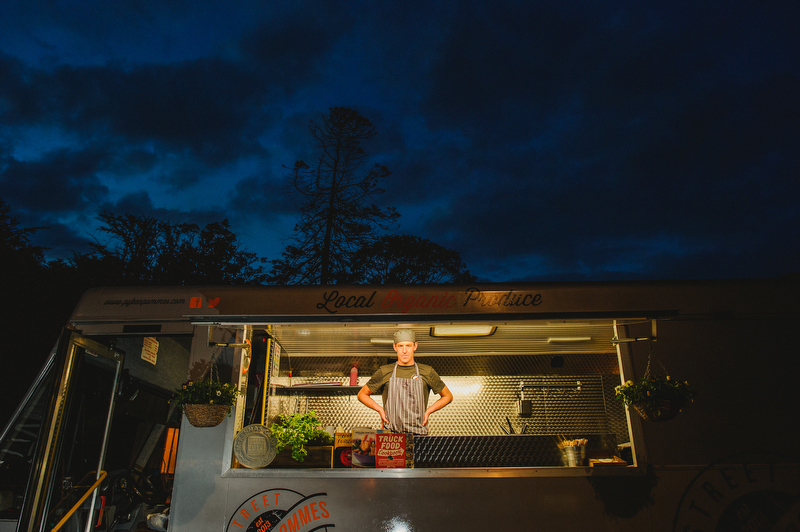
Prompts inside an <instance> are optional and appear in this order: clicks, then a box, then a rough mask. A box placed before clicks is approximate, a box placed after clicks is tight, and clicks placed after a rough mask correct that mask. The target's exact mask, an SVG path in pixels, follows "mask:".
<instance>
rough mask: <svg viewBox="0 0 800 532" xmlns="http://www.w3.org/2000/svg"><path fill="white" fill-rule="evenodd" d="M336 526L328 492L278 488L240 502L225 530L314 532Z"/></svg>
mask: <svg viewBox="0 0 800 532" xmlns="http://www.w3.org/2000/svg"><path fill="white" fill-rule="evenodd" d="M335 526H336V525H335V524H334V523H333V521H332V519H331V514H330V512H329V511H328V501H327V493H314V494H313V495H303V494H302V493H298V492H296V491H294V490H289V489H281V488H278V489H271V490H265V491H261V492H259V493H256V494H255V495H252V496H251V497H249V498H248V499H247V500H246V501H244V502H243V503H242V504H240V505H239V507H238V508H237V509H236V511H235V512H233V515H231V518H230V520H229V521H228V526H227V528H226V532H233V531H236V532H245V531H246V532H273V531H277V532H289V531H292V532H311V531H312V530H324V529H326V527H331V528H334V527H335Z"/></svg>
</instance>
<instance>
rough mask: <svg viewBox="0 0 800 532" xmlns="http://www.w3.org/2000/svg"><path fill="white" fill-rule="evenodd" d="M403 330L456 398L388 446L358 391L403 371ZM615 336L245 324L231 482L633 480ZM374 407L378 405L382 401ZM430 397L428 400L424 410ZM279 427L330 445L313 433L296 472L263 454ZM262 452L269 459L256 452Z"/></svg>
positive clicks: (484, 326)
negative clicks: (602, 474)
mask: <svg viewBox="0 0 800 532" xmlns="http://www.w3.org/2000/svg"><path fill="white" fill-rule="evenodd" d="M399 329H404V330H409V331H412V332H413V334H414V338H415V340H416V343H417V349H416V352H415V353H414V362H416V364H417V365H420V364H421V365H423V366H430V367H431V368H433V369H434V370H435V372H436V373H438V375H439V376H440V378H441V380H442V381H443V382H444V384H445V385H446V387H447V389H448V390H449V392H450V393H451V394H452V396H453V401H452V403H450V404H448V405H447V406H445V407H444V408H442V409H441V410H438V411H436V412H434V413H432V414H431V415H430V417H429V421H428V423H427V425H426V428H427V434H422V435H421V434H416V435H413V436H412V435H409V434H405V435H403V437H402V438H394V439H392V438H390V437H388V436H387V435H385V434H388V433H391V431H390V430H388V429H384V427H383V424H382V421H381V418H380V416H379V415H378V413H377V412H376V411H375V410H373V409H371V408H368V407H367V406H365V405H364V404H362V402H360V401H359V400H358V399H357V394H358V392H359V391H360V390H361V389H362V387H363V386H364V385H365V384H366V383H367V382H368V381H369V380H370V378H371V377H372V376H373V374H375V373H376V372H377V371H379V370H380V368H381V367H383V366H387V365H394V364H395V362H397V361H398V356H397V354H396V353H395V350H394V349H393V335H394V333H395V332H396V331H397V330H399ZM617 334H618V322H616V321H615V320H612V319H587V320H558V321H544V320H518V321H508V322H495V321H480V322H476V321H469V322H468V321H464V322H459V323H454V322H433V321H431V322H427V321H417V322H415V323H404V324H398V323H268V324H248V325H247V326H245V327H244V328H243V330H242V331H241V338H242V339H243V344H245V345H246V346H247V347H245V348H243V349H241V354H240V357H239V360H238V362H237V363H238V365H239V368H238V371H237V372H236V374H238V375H239V379H240V383H239V384H240V386H241V387H242V389H243V390H245V395H244V397H243V398H242V399H241V400H240V401H239V405H238V406H237V409H236V415H235V421H234V424H233V425H234V428H233V430H232V432H231V441H230V442H229V445H228V450H229V451H230V462H229V465H230V468H229V469H228V472H227V473H226V474H227V475H234V476H236V475H248V474H250V473H247V471H253V470H259V469H262V468H263V469H264V470H266V471H267V472H269V471H279V470H281V469H285V468H292V469H297V468H302V469H304V470H306V471H311V470H314V469H316V470H319V469H334V470H337V469H339V470H342V471H340V474H353V473H354V470H357V472H355V474H359V475H363V474H370V472H373V473H374V474H386V473H388V472H392V473H395V474H400V475H403V474H409V472H407V471H406V472H404V471H403V470H404V469H405V470H407V469H410V468H412V467H413V468H414V470H415V473H414V474H415V475H420V474H425V473H429V474H438V475H441V474H463V473H464V472H469V471H473V472H479V471H480V472H484V473H485V472H487V471H494V472H497V471H499V470H500V469H501V468H502V470H508V468H514V469H515V470H520V471H521V470H536V471H550V472H551V473H552V472H556V473H557V472H558V471H562V472H563V471H565V468H573V469H571V470H570V471H571V472H572V473H573V474H574V473H575V472H576V471H577V470H576V469H574V468H575V467H577V468H580V467H584V468H586V467H590V466H591V467H594V466H597V465H603V466H607V465H613V466H619V467H620V468H628V469H629V467H628V466H634V465H635V463H634V462H635V461H634V459H633V454H632V452H631V441H632V438H631V428H630V427H631V426H630V418H629V416H628V414H627V411H626V408H625V406H624V404H623V403H622V402H621V401H618V400H616V399H615V391H614V390H615V387H617V386H618V385H619V384H620V382H621V374H623V373H624V371H623V370H621V360H622V358H621V356H620V353H619V351H618V349H619V348H618V346H619V343H618V342H615V341H614V338H615V337H616V335H617ZM415 369H416V368H415ZM370 397H371V398H372V399H373V400H374V401H376V402H377V403H378V404H379V405H382V406H385V405H384V404H383V403H384V397H383V396H382V394H381V393H380V392H377V393H373V394H371V395H370ZM438 398H439V396H438V395H437V394H435V393H434V392H433V391H429V397H428V399H427V405H431V404H433V403H435V402H436V400H437V399H438ZM287 420H289V422H291V421H292V420H295V421H296V422H299V423H303V424H308V423H311V424H313V425H315V426H316V427H317V430H318V432H324V433H328V434H329V435H330V439H329V440H328V441H324V440H325V438H324V434H323V435H322V436H320V435H319V434H317V436H320V437H318V438H317V441H316V442H315V443H318V444H321V445H309V446H308V449H305V450H304V451H303V452H301V453H300V454H303V453H308V454H305V455H304V456H303V460H302V461H298V460H297V457H298V453H295V456H294V457H293V456H292V449H291V448H290V447H288V446H287V448H286V449H285V450H282V451H280V452H278V451H277V449H269V447H270V446H272V445H275V443H278V440H271V441H266V439H268V438H269V437H270V433H271V432H272V431H271V430H270V428H271V427H272V426H273V425H275V424H280V423H281V422H287ZM253 425H259V426H260V427H253ZM256 433H257V434H256ZM389 442H391V443H389ZM398 442H399V443H398ZM281 443H282V442H281ZM262 447H265V449H263V451H264V452H265V453H267V454H268V456H266V457H264V456H261V455H260V454H259V453H261V452H262ZM390 447H391V450H390ZM398 454H400V455H401V458H402V460H399V459H398V458H397V456H396V455H398ZM273 455H274V456H273ZM387 457H391V458H392V460H387V459H386V458H387ZM265 461H266V462H268V463H266V465H265V464H264V462H265ZM348 470H349V472H348ZM423 472H425V473H423ZM329 474H330V472H329ZM562 474H563V473H562Z"/></svg>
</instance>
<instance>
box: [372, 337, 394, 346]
mask: <svg viewBox="0 0 800 532" xmlns="http://www.w3.org/2000/svg"><path fill="white" fill-rule="evenodd" d="M369 343H371V344H372V345H392V344H393V343H394V339H392V338H370V339H369Z"/></svg>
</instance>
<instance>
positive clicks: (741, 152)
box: [0, 0, 800, 281]
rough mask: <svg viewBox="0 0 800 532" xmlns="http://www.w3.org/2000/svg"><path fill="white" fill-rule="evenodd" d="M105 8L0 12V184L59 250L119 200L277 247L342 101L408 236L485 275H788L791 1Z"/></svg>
mask: <svg viewBox="0 0 800 532" xmlns="http://www.w3.org/2000/svg"><path fill="white" fill-rule="evenodd" d="M34 4H37V3H34ZM93 5H96V7H97V9H96V10H95V11H94V15H91V16H86V17H83V18H80V17H76V16H74V15H70V14H69V13H66V12H65V11H64V9H63V8H61V7H59V6H58V5H56V4H51V3H42V5H41V6H40V7H41V9H40V10H39V12H38V13H37V12H36V11H35V10H34V9H33V8H29V9H22V8H19V7H17V8H14V9H11V8H0V30H2V32H0V184H2V186H3V197H4V199H6V200H7V201H8V202H9V203H10V204H11V206H12V208H15V209H16V210H17V212H20V213H23V214H24V215H25V220H26V221H28V220H30V221H31V222H33V223H34V224H36V225H41V224H39V222H48V223H49V224H50V225H51V226H52V227H53V228H54V229H53V231H52V233H51V234H55V233H56V232H58V235H59V237H58V238H57V240H60V241H62V242H65V243H66V242H73V240H72V239H73V238H75V239H77V240H75V242H76V245H79V244H78V241H79V240H80V238H81V237H82V236H81V235H86V234H90V233H91V230H92V228H91V227H90V226H91V224H90V223H89V222H90V221H91V220H93V219H94V217H95V216H96V213H97V212H98V211H99V209H100V208H109V210H112V211H113V212H116V213H122V212H126V211H127V210H128V209H132V211H131V212H134V213H144V214H149V215H153V216H158V217H163V218H164V219H167V220H170V221H192V222H194V223H198V224H202V223H208V222H210V221H218V220H220V219H222V218H228V219H230V221H231V224H232V228H233V229H234V230H236V231H237V234H242V235H247V238H248V239H251V240H249V241H248V242H247V243H246V244H247V245H248V247H250V248H253V249H264V250H267V249H268V250H269V254H270V255H272V256H274V255H275V254H276V250H277V251H279V250H280V244H279V242H283V241H285V238H286V236H288V235H289V234H290V233H291V227H292V226H293V220H294V219H295V218H294V217H295V216H296V214H297V205H298V204H299V198H297V197H296V196H295V195H293V192H292V189H291V186H290V182H289V180H288V179H287V178H286V175H285V174H286V168H285V167H287V166H288V167H291V165H292V164H293V163H294V161H295V160H297V159H303V160H309V159H310V158H311V157H313V147H312V142H311V138H310V136H309V134H308V122H309V120H314V121H320V120H321V117H322V115H323V114H324V113H327V111H328V108H329V107H332V106H339V105H342V106H350V107H354V108H356V109H358V110H359V112H361V113H362V115H364V116H365V117H367V118H369V119H370V120H371V121H372V122H373V123H374V124H375V126H376V129H377V131H378V135H377V136H376V137H375V138H374V139H372V140H371V141H370V142H368V143H366V144H365V148H366V149H367V151H368V152H369V153H370V154H372V155H373V156H374V160H375V161H376V162H379V163H381V164H385V165H387V166H388V167H389V169H390V170H391V171H392V175H391V176H390V177H389V178H388V179H387V180H386V181H385V182H384V183H383V186H384V188H385V189H386V191H387V192H386V194H383V195H381V196H380V197H377V198H375V201H376V202H377V203H378V204H379V205H381V206H395V207H397V209H398V212H400V214H401V215H402V217H401V219H400V228H399V230H400V232H403V233H409V234H414V235H416V236H420V237H424V238H429V239H431V240H433V241H434V242H436V243H439V244H441V245H444V246H447V247H450V248H452V249H456V250H458V251H460V252H461V253H462V256H463V257H464V258H465V260H466V261H467V264H468V266H469V267H470V268H471V270H472V271H473V273H476V274H478V275H479V276H481V277H482V278H485V279H488V280H494V281H503V280H510V279H519V278H526V279H552V280H564V279H572V280H583V279H624V278H669V277H677V278H697V277H733V276H743V277H747V276H767V275H778V274H780V273H781V272H786V271H796V270H797V269H798V268H800V257H798V251H795V250H796V249H798V248H797V246H792V245H788V246H787V245H786V243H787V242H793V241H796V239H797V237H798V236H800V235H799V234H798V232H800V223H798V208H797V205H798V204H800V192H798V186H797V184H796V183H797V177H796V176H797V170H796V168H797V167H798V163H800V161H798V158H800V155H799V154H798V150H797V149H796V146H797V145H798V144H799V143H800V104H799V103H798V101H800V99H798V94H799V93H800V60H798V56H797V54H796V51H797V49H798V48H800V39H799V38H798V36H797V32H796V31H795V29H794V24H795V22H796V20H798V15H800V4H797V3H796V2H770V3H767V4H760V5H755V4H753V5H749V4H747V5H746V4H741V3H740V4H731V5H726V6H724V9H723V8H721V7H720V6H712V5H706V4H697V3H696V2H695V3H693V2H681V1H679V2H672V3H669V4H653V5H650V4H642V3H635V2H630V1H622V2H615V3H613V4H596V3H591V2H578V1H577V0H576V1H566V2H561V3H551V4H541V3H530V2H514V1H503V2H495V3H477V4H476V3H435V4H430V3H422V2H411V3H405V4H403V5H397V6H394V5H380V4H364V3H350V2H345V3H331V4H325V5H319V4H318V3H313V4H312V3H305V2H298V3H293V4H286V5H274V4H264V3H259V2H245V4H243V7H242V9H239V10H237V9H232V8H230V7H229V6H225V7H224V8H218V9H217V8H213V7H210V6H207V7H205V8H200V7H198V6H195V5H194V4H192V5H191V8H190V4H188V3H184V2H176V3H171V4H170V5H169V6H161V7H158V8H156V7H152V6H140V5H136V6H121V7H118V8H117V7H114V8H111V7H108V6H103V5H101V4H93ZM4 13H5V14H6V15H7V16H6V17H5V18H4V17H3V16H2V15H3V14H4ZM8 17H13V18H14V19H15V20H16V23H14V24H12V23H9V22H8V20H9V18H8ZM79 18H80V19H79ZM44 28H48V29H44ZM54 28H55V29H58V30H59V31H53V29H54ZM42 190H47V191H53V194H49V195H48V196H47V197H43V195H42V194H41V192H40V191H42ZM51 240H53V239H51ZM276 242H277V243H276Z"/></svg>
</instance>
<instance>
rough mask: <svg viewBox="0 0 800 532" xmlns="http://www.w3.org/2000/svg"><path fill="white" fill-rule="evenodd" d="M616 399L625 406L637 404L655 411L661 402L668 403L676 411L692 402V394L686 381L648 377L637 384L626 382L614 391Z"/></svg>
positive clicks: (667, 377)
mask: <svg viewBox="0 0 800 532" xmlns="http://www.w3.org/2000/svg"><path fill="white" fill-rule="evenodd" d="M614 392H615V395H616V398H617V399H619V400H621V401H623V402H624V403H625V404H626V405H628V406H630V405H631V404H634V403H636V404H638V405H641V406H643V407H644V408H645V409H647V410H655V409H656V408H657V406H658V404H659V403H660V402H661V401H670V402H671V403H672V406H673V407H674V408H677V409H678V410H680V409H682V408H683V407H685V406H686V405H687V404H689V403H690V402H692V400H693V398H694V395H695V394H694V392H692V391H691V390H690V389H689V383H688V382H687V381H677V380H672V379H671V378H670V377H669V375H667V376H666V377H653V376H648V377H645V378H642V379H640V380H639V381H638V382H633V381H630V380H629V381H627V382H626V383H625V384H620V385H619V386H617V387H616V388H615V389H614Z"/></svg>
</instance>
